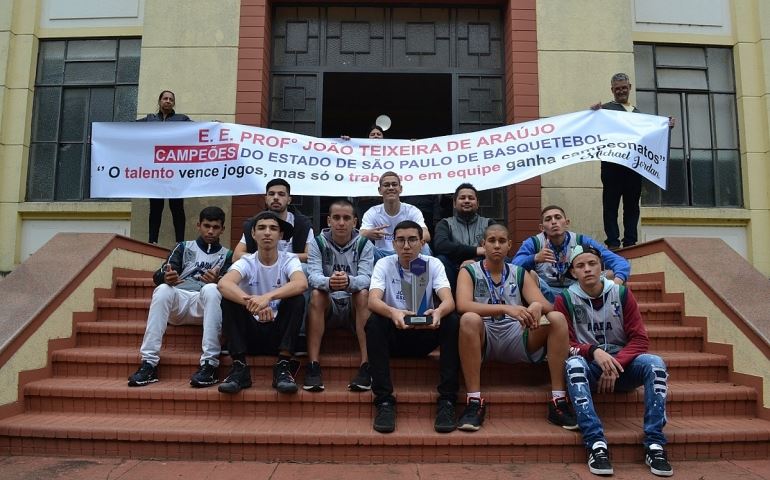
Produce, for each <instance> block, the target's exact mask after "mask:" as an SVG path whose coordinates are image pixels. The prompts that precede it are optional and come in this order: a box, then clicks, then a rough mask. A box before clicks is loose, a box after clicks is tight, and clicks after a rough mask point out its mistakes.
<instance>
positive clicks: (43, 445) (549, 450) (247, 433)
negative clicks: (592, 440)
mask: <svg viewBox="0 0 770 480" xmlns="http://www.w3.org/2000/svg"><path fill="white" fill-rule="evenodd" d="M276 407H277V408H273V409H271V411H270V412H269V414H267V415H256V416H253V417H248V418H247V417H241V416H216V415H212V416H205V415H201V414H195V415H185V416H170V415H161V414H157V413H154V412H152V411H148V410H144V411H142V412H137V413H135V414H130V415H126V414H120V415H111V414H96V415H93V414H76V413H44V414H38V413H24V414H20V415H16V416H13V417H10V418H6V419H3V420H0V454H2V455H33V454H34V455H67V456H120V457H126V458H165V459H190V458H205V459H207V460H233V461H237V460H260V461H287V460H291V461H298V462H329V461H332V462H363V463H404V462H420V463H426V462H431V463H444V462H451V461H457V459H458V458H461V459H463V461H464V462H470V463H473V462H479V463H510V462H516V461H519V462H522V461H526V462H559V463H564V462H578V461H584V460H585V449H584V447H583V446H582V444H581V437H580V434H579V432H574V431H567V430H564V429H562V428H559V427H556V426H553V425H550V424H548V423H547V422H546V421H545V420H544V419H541V418H530V419H526V418H525V419H507V420H498V421H489V422H487V423H485V424H484V426H483V428H482V430H480V431H479V432H476V433H466V432H459V431H456V432H453V433H450V434H438V433H435V432H434V431H433V415H427V416H424V417H414V418H409V417H407V418H399V420H398V422H397V427H396V431H395V432H394V433H392V434H388V435H383V434H380V433H377V432H375V431H373V430H372V426H371V418H361V417H321V416H318V417H315V418H312V419H309V418H296V417H292V416H289V415H283V414H281V413H280V405H277V406H276ZM604 427H605V430H606V433H607V439H608V442H609V444H610V448H611V452H612V459H613V461H616V462H631V461H633V462H638V461H641V460H642V454H643V450H642V447H641V441H642V427H641V419H638V420H629V419H617V420H607V421H605V422H604ZM666 435H667V437H668V441H669V443H668V445H667V450H668V453H669V458H670V459H671V460H674V461H677V460H684V459H687V460H697V459H704V460H705V459H713V458H721V457H728V458H731V459H749V458H767V456H768V454H770V422H767V421H764V420H757V419H755V418H749V417H744V418H741V417H733V418H720V417H699V418H675V419H672V420H671V421H670V422H669V424H668V426H667V427H666Z"/></svg>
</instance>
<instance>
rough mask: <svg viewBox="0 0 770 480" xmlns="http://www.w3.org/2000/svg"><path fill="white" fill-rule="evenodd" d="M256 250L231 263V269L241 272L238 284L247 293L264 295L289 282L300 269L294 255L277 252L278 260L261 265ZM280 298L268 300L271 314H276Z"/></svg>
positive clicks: (300, 265)
mask: <svg viewBox="0 0 770 480" xmlns="http://www.w3.org/2000/svg"><path fill="white" fill-rule="evenodd" d="M257 255H258V252H254V253H249V254H247V255H244V256H242V257H241V258H240V259H238V261H237V262H235V263H233V266H232V267H230V268H231V269H233V270H235V271H237V272H238V273H240V274H241V281H240V282H239V283H238V286H239V287H241V290H243V291H244V292H246V293H247V294H249V295H264V294H266V293H268V292H272V291H273V290H275V289H276V288H279V287H282V286H284V285H286V284H287V283H288V282H289V278H290V277H291V275H292V274H293V273H294V272H301V271H302V264H301V263H300V262H299V259H298V258H297V256H296V255H294V254H293V253H289V252H278V260H277V261H276V262H275V263H274V264H272V265H263V264H262V263H261V262H260V261H259V258H258V257H257ZM280 303H281V300H273V301H271V302H270V308H271V309H272V310H273V316H274V317H275V316H276V315H278V305H279V304H280Z"/></svg>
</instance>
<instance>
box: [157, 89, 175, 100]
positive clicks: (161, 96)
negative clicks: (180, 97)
mask: <svg viewBox="0 0 770 480" xmlns="http://www.w3.org/2000/svg"><path fill="white" fill-rule="evenodd" d="M164 93H170V94H171V96H172V97H174V102H176V94H175V93H174V92H172V91H171V90H163V91H162V92H160V94H159V95H158V102H160V99H161V98H163V94H164Z"/></svg>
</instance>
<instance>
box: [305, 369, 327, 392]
mask: <svg viewBox="0 0 770 480" xmlns="http://www.w3.org/2000/svg"><path fill="white" fill-rule="evenodd" d="M302 388H304V389H305V390H307V391H308V392H320V391H322V390H323V389H324V381H323V379H322V378H321V364H320V363H318V362H310V363H309V364H308V366H307V371H306V372H305V385H303V386H302Z"/></svg>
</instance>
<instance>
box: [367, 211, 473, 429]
mask: <svg viewBox="0 0 770 480" xmlns="http://www.w3.org/2000/svg"><path fill="white" fill-rule="evenodd" d="M422 233H423V232H422V228H421V227H420V225H419V224H417V223H415V222H413V221H411V220H405V221H402V222H400V223H399V224H398V225H396V227H395V229H394V231H393V245H394V247H395V249H396V255H392V256H389V257H385V258H383V259H382V260H380V261H379V262H377V264H376V265H375V266H374V272H373V273H372V281H371V285H370V287H369V310H370V311H371V312H372V315H371V317H369V321H368V322H367V324H366V347H367V350H368V352H369V373H370V374H371V376H372V392H373V393H374V404H375V407H376V408H377V414H376V416H375V419H374V429H375V430H376V431H378V432H380V433H390V432H392V431H394V430H395V429H396V398H395V397H394V396H393V384H392V383H391V380H390V357H391V356H400V357H424V356H426V355H428V354H430V352H432V351H433V350H434V349H435V348H436V347H437V346H441V357H440V380H439V385H438V393H439V399H438V405H437V413H436V421H435V423H434V429H435V430H436V431H437V432H439V433H448V432H451V431H453V430H454V429H455V428H456V422H455V407H454V404H455V400H456V397H457V390H458V371H459V367H460V359H459V356H458V351H457V335H458V328H459V321H458V317H457V314H456V313H455V311H454V310H455V304H454V300H453V299H452V292H451V290H450V288H449V281H448V280H447V277H446V272H445V271H444V266H443V265H442V264H441V262H440V261H439V260H438V259H437V258H434V257H430V256H427V255H421V254H420V249H421V248H422V246H423V243H424V241H423V236H422ZM434 293H435V295H436V296H437V297H438V299H439V301H440V303H439V304H438V305H435V304H434V299H433V295H434Z"/></svg>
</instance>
